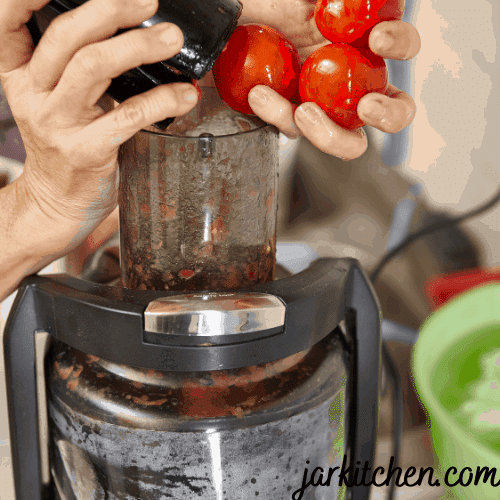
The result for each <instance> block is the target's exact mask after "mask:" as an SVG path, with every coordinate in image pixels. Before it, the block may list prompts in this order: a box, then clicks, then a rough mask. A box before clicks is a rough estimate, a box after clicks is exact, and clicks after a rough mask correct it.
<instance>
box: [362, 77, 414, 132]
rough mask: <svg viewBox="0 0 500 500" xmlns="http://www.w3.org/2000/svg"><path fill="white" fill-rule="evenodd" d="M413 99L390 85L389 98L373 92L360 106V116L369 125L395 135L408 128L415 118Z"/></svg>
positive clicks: (364, 98)
mask: <svg viewBox="0 0 500 500" xmlns="http://www.w3.org/2000/svg"><path fill="white" fill-rule="evenodd" d="M415 111H416V106H415V103H414V102H413V99H412V98H411V97H410V96H409V95H408V94H407V93H406V92H403V91H402V90H399V89H397V88H396V87H394V85H391V84H389V88H388V91H387V96H385V95H382V94H377V93H376V92H372V93H371V94H367V95H365V96H364V97H363V98H361V100H360V101H359V104H358V115H359V117H360V118H361V119H362V120H363V121H364V122H365V123H366V124H367V125H371V126H372V127H376V128H378V129H379V130H382V131H383V132H388V133H391V134H394V133H396V132H399V131H400V130H402V129H403V128H405V127H406V126H408V125H409V124H410V123H411V122H412V120H413V118H414V116H415Z"/></svg>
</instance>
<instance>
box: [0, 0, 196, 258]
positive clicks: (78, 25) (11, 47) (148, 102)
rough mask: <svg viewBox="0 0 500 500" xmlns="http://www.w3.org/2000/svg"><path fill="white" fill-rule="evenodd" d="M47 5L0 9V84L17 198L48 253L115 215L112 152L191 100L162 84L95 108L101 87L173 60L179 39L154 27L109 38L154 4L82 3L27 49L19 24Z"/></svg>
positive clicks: (190, 92)
mask: <svg viewBox="0 0 500 500" xmlns="http://www.w3.org/2000/svg"><path fill="white" fill-rule="evenodd" d="M48 1H49V0H2V6H1V8H0V79H1V82H2V85H3V88H4V91H5V94H6V96H7V100H8V102H9V105H10V107H11V110H12V114H13V116H14V118H15V119H16V121H17V124H18V127H19V130H20V133H21V136H22V139H23V142H24V146H25V149H26V163H25V168H24V172H23V174H22V175H21V177H20V178H19V179H18V183H17V191H18V192H19V193H23V196H24V197H25V200H26V202H27V203H29V205H30V208H29V210H28V212H30V214H31V215H32V217H39V218H40V230H43V227H45V228H48V229H49V234H50V237H51V238H53V239H54V243H53V247H54V246H57V247H58V249H57V250H54V251H55V253H57V251H60V252H67V251H69V250H70V249H72V248H75V247H76V246H77V245H78V244H79V243H81V242H82V241H83V240H84V239H85V237H86V236H87V235H88V234H89V233H90V232H91V231H92V230H93V229H95V228H96V227H97V226H98V225H99V224H100V223H101V222H102V221H103V220H104V219H105V218H106V217H107V216H108V215H109V214H110V213H111V212H112V210H113V209H114V208H115V207H116V204H117V181H118V171H117V170H118V169H117V167H118V162H117V156H118V148H119V146H120V144H122V143H123V142H125V141H126V140H127V139H129V138H130V137H132V136H133V135H134V134H135V133H136V132H138V131H139V130H141V129H142V128H145V127H147V126H149V125H151V124H152V123H155V122H157V121H160V120H163V119H164V118H166V117H171V116H179V115H183V114H185V113H187V112H189V111H190V110H191V109H192V108H193V107H194V106H195V105H196V102H197V95H198V94H197V91H196V88H195V87H194V86H193V85H191V84H186V83H175V84H170V85H163V86H158V87H156V88H155V89H153V90H151V91H149V92H145V93H143V94H141V95H138V96H135V97H133V98H131V99H128V100H127V101H125V102H123V103H122V104H120V105H118V106H117V107H116V108H113V106H109V108H107V110H105V109H104V107H102V106H101V105H99V104H98V100H99V99H100V98H101V96H102V95H103V94H104V92H105V91H106V88H107V87H108V85H109V84H110V83H111V79H112V78H114V77H116V76H118V75H120V74H122V73H124V72H125V71H126V70H129V69H131V68H134V67H137V66H139V65H142V64H150V63H154V62H158V61H162V60H165V59H169V58H170V57H172V56H174V55H175V54H177V53H178V52H179V51H180V50H181V48H182V46H183V36H182V32H181V31H180V30H179V28H177V27H176V26H174V25H172V24H169V23H161V24H157V25H155V26H152V27H149V28H145V29H137V30H131V31H128V32H125V33H123V34H120V35H118V36H116V37H114V38H110V37H111V36H112V35H114V33H115V32H116V31H117V30H118V29H122V28H129V27H134V26H137V25H139V24H140V23H141V22H143V21H145V20H147V19H149V18H150V17H151V16H152V15H153V14H154V13H155V12H156V10H157V8H158V2H157V0H126V1H124V0H89V1H88V2H87V3H85V4H83V5H82V6H81V7H78V8H76V9H74V10H73V11H71V12H69V13H67V14H63V15H60V16H58V17H57V18H56V19H55V20H54V21H53V22H52V23H51V24H50V26H49V27H48V28H47V30H46V32H45V33H44V35H43V37H42V39H41V40H40V42H39V44H38V46H37V47H36V49H35V50H33V43H32V40H31V37H30V34H29V31H28V29H27V27H26V26H25V23H26V22H27V21H28V20H29V19H30V17H31V14H32V11H36V10H39V9H41V8H42V7H43V6H45V5H46V4H47V3H48ZM44 224H45V226H44Z"/></svg>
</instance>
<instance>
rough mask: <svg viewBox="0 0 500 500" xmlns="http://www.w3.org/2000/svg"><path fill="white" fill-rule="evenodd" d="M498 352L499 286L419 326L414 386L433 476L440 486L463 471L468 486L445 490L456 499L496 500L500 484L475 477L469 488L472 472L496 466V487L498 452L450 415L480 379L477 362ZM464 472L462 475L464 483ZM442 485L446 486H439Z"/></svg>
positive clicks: (472, 294) (469, 295)
mask: <svg viewBox="0 0 500 500" xmlns="http://www.w3.org/2000/svg"><path fill="white" fill-rule="evenodd" d="M499 348H500V285H499V284H490V285H485V286H481V287H479V288H475V289H473V290H471V291H469V292H466V293H464V294H462V295H460V296H458V297H457V298H455V299H453V300H452V301H450V302H449V303H447V304H446V305H444V306H442V307H441V308H440V309H438V310H437V311H436V312H434V313H433V314H432V315H431V316H430V317H429V318H428V319H427V320H426V322H425V323H424V325H423V326H422V328H421V331H420V336H419V339H418V341H417V343H416V345H415V348H414V351H413V360H412V361H413V376H414V382H415V386H416V389H417V392H418V394H419V397H420V399H421V401H422V404H423V406H424V407H425V408H426V410H427V413H428V417H429V420H430V424H431V434H432V441H433V445H434V450H435V453H436V455H437V459H438V463H439V465H438V466H437V469H436V472H437V475H438V477H439V480H440V482H441V484H443V485H444V475H445V473H446V471H447V470H448V469H449V468H451V467H455V468H456V469H457V473H456V474H455V473H452V474H451V475H449V479H450V481H451V482H453V483H454V482H455V481H457V480H458V479H459V473H460V472H461V471H462V470H463V469H464V468H465V467H469V468H470V469H471V471H472V474H473V475H472V477H473V480H472V482H471V484H470V485H468V486H461V485H460V484H458V485H456V486H453V487H449V490H450V491H451V492H452V493H453V495H454V496H455V497H456V498H459V499H464V500H465V499H467V500H483V499H490V498H491V499H500V486H496V487H495V486H492V484H491V479H492V476H490V478H489V479H488V481H487V482H486V483H484V482H483V479H484V475H483V476H481V479H480V481H479V482H478V484H477V485H476V484H474V479H475V474H476V472H477V468H478V467H479V468H482V467H489V468H490V469H492V468H498V471H495V476H496V477H495V479H494V483H500V450H499V451H497V449H496V448H495V446H493V444H489V442H488V440H486V441H485V440H484V439H483V441H482V442H481V439H480V438H478V436H477V435H475V434H474V433H473V432H472V431H471V430H469V429H468V428H467V426H466V425H462V424H461V423H459V420H458V419H457V418H456V417H455V415H456V413H457V411H458V409H459V407H460V406H461V405H462V403H464V402H465V400H466V399H467V395H468V386H469V384H470V383H471V382H474V381H475V380H477V379H478V378H479V377H480V375H481V365H480V358H481V357H483V356H484V355H485V354H486V353H488V352H490V351H492V350H495V349H499ZM468 479H469V473H468V472H464V474H463V481H464V482H465V483H466V482H467V480H468ZM426 481H427V479H426ZM445 487H446V486H445Z"/></svg>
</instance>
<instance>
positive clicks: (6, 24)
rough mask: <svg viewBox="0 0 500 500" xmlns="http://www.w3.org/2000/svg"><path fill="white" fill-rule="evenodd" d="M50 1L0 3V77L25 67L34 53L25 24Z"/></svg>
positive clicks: (6, 1)
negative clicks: (34, 12)
mask: <svg viewBox="0 0 500 500" xmlns="http://www.w3.org/2000/svg"><path fill="white" fill-rule="evenodd" d="M47 3H49V0H2V1H1V2H0V75H1V76H2V79H3V78H5V76H6V74H7V73H9V72H11V71H13V70H15V69H17V68H19V67H21V66H22V65H24V64H25V63H26V62H27V61H28V60H29V58H30V57H31V54H32V53H33V44H32V41H31V36H30V34H29V31H28V29H27V28H26V26H25V24H26V23H27V22H28V21H29V20H30V18H31V15H32V12H33V11H36V10H39V9H41V8H42V7H43V6H44V5H45V4H47Z"/></svg>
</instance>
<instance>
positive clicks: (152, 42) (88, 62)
mask: <svg viewBox="0 0 500 500" xmlns="http://www.w3.org/2000/svg"><path fill="white" fill-rule="evenodd" d="M183 43H184V41H183V36H182V31H181V30H180V29H179V28H178V27H177V26H175V25H173V24H170V23H159V24H156V25H154V26H152V27H150V28H145V29H138V30H132V31H128V32H126V33H123V34H121V35H119V36H117V37H114V38H111V39H109V40H105V41H102V42H98V43H93V44H90V45H87V46H85V47H83V48H82V49H80V50H79V51H78V52H77V53H76V54H75V55H74V57H73V58H72V59H71V61H70V62H69V64H68V65H67V67H66V69H65V70H64V72H63V75H62V76H61V79H60V81H59V83H58V84H57V86H56V88H55V89H54V90H53V91H52V93H51V95H50V96H49V100H50V103H51V107H53V109H58V110H59V112H60V113H63V114H64V113H65V112H67V113H69V114H70V115H72V116H74V114H75V110H76V111H80V112H83V111H85V110H87V109H89V108H92V107H93V106H94V105H95V103H96V102H97V100H98V99H99V98H100V97H101V96H102V94H103V93H104V92H105V91H106V89H107V88H108V86H109V84H110V83H111V79H112V78H115V77H117V76H119V75H121V74H123V73H124V72H125V71H127V70H129V69H132V68H135V67H137V66H140V65H142V64H152V63H155V62H158V61H161V60H164V59H169V58H170V57H173V56H174V55H175V54H177V53H178V52H179V51H180V50H181V48H182V45H183Z"/></svg>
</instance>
